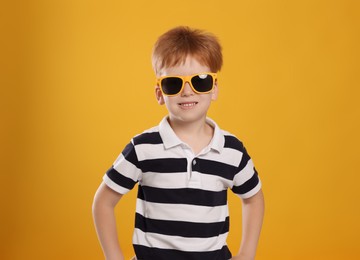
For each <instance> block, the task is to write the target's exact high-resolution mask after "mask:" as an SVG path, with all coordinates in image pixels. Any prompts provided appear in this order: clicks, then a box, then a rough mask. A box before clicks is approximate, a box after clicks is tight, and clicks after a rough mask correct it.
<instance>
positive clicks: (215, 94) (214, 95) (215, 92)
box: [211, 80, 219, 101]
mask: <svg viewBox="0 0 360 260" xmlns="http://www.w3.org/2000/svg"><path fill="white" fill-rule="evenodd" d="M218 93H219V88H218V84H217V80H216V81H215V85H214V89H213V90H212V91H211V100H213V101H215V100H217V98H218Z"/></svg>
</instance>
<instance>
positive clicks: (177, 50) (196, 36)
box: [152, 26, 223, 74]
mask: <svg viewBox="0 0 360 260" xmlns="http://www.w3.org/2000/svg"><path fill="white" fill-rule="evenodd" d="M221 50H222V48H221V45H220V43H219V41H218V39H217V38H216V37H215V36H214V35H213V34H210V33H208V32H205V31H203V30H198V29H191V28H189V27H187V26H179V27H175V28H173V29H171V30H169V31H167V32H166V33H164V34H163V35H161V36H160V37H159V39H158V40H157V41H156V43H155V45H154V49H153V53H152V65H153V68H154V70H155V73H156V74H159V72H160V70H161V69H163V68H169V67H173V66H176V65H179V64H181V63H184V62H185V60H186V58H187V57H188V56H192V57H194V58H195V59H197V60H198V62H200V63H201V64H203V65H205V66H208V67H209V68H210V70H211V72H214V73H216V72H218V71H220V69H221V66H222V63H223V57H222V53H221Z"/></svg>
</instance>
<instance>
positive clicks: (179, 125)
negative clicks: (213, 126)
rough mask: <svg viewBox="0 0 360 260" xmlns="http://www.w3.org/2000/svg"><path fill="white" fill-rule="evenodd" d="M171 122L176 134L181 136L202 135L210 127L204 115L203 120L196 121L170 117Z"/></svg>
mask: <svg viewBox="0 0 360 260" xmlns="http://www.w3.org/2000/svg"><path fill="white" fill-rule="evenodd" d="M168 120H169V124H170V126H171V128H172V129H173V131H174V132H175V134H176V135H177V136H179V137H180V138H181V137H182V136H183V137H185V136H187V137H190V136H193V137H196V136H201V135H203V134H204V132H206V130H207V128H208V127H209V126H208V125H207V123H206V118H205V117H204V119H203V120H201V121H194V122H186V123H184V122H181V121H179V120H174V119H172V118H171V116H170V117H169V119H168Z"/></svg>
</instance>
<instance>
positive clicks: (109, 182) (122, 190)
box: [103, 174, 130, 194]
mask: <svg viewBox="0 0 360 260" xmlns="http://www.w3.org/2000/svg"><path fill="white" fill-rule="evenodd" d="M103 181H104V182H105V184H106V185H107V186H108V187H109V188H110V189H112V190H114V191H116V192H118V193H120V194H126V193H128V192H129V191H130V190H128V189H126V188H124V187H122V186H119V185H117V184H116V183H115V182H113V181H112V180H111V179H110V178H109V177H108V176H107V175H106V174H105V175H104V177H103Z"/></svg>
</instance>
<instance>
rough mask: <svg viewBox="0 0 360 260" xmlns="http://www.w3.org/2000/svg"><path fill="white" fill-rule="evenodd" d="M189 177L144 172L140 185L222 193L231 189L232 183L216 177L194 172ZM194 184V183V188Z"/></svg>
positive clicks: (183, 173)
mask: <svg viewBox="0 0 360 260" xmlns="http://www.w3.org/2000/svg"><path fill="white" fill-rule="evenodd" d="M190 176H191V177H190V179H189V175H188V173H186V172H172V173H156V172H146V173H143V174H142V179H141V181H140V184H141V185H142V186H148V187H153V188H167V189H183V188H199V189H203V190H208V191H215V192H217V191H223V190H226V189H227V188H229V187H232V181H231V180H228V179H225V178H221V177H220V176H217V175H210V174H202V173H199V172H196V171H193V172H191V174H190ZM194 183H196V185H195V186H193V185H194Z"/></svg>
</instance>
